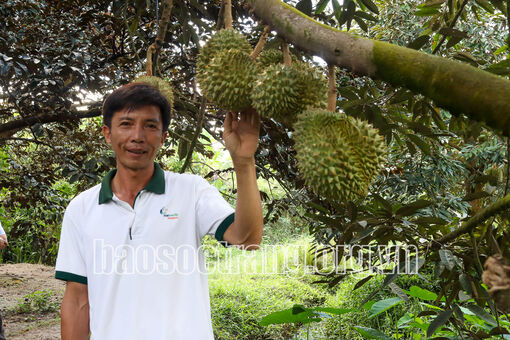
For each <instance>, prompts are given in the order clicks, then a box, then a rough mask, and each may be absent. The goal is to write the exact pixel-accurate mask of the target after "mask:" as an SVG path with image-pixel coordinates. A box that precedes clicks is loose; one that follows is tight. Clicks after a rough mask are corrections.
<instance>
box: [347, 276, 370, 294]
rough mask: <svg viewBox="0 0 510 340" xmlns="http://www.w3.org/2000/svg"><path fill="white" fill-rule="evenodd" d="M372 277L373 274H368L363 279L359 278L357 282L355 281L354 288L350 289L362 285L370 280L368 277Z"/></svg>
mask: <svg viewBox="0 0 510 340" xmlns="http://www.w3.org/2000/svg"><path fill="white" fill-rule="evenodd" d="M373 277H374V275H370V276H367V277H365V278H364V279H361V280H359V281H358V282H356V284H355V285H354V288H353V289H352V290H356V289H358V288H359V287H361V286H363V285H364V284H365V283H367V282H368V281H370V279H372V278H373Z"/></svg>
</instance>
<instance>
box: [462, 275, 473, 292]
mask: <svg viewBox="0 0 510 340" xmlns="http://www.w3.org/2000/svg"><path fill="white" fill-rule="evenodd" d="M459 282H460V286H461V287H462V289H464V290H465V291H466V292H467V293H468V294H469V295H473V287H472V286H471V281H470V280H469V277H468V276H467V275H466V274H464V273H462V274H460V276H459Z"/></svg>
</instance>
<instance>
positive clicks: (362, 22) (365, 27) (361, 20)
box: [354, 15, 368, 32]
mask: <svg viewBox="0 0 510 340" xmlns="http://www.w3.org/2000/svg"><path fill="white" fill-rule="evenodd" d="M354 20H355V21H356V22H357V23H358V26H359V28H361V29H362V30H363V32H368V26H367V24H366V23H365V22H364V21H363V19H361V18H360V17H358V16H357V15H354Z"/></svg>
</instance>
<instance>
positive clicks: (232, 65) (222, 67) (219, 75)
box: [200, 49, 259, 111]
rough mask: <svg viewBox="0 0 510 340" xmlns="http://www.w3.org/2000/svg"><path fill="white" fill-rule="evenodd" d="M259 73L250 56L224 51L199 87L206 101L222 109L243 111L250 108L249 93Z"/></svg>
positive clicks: (208, 66)
mask: <svg viewBox="0 0 510 340" xmlns="http://www.w3.org/2000/svg"><path fill="white" fill-rule="evenodd" d="M258 72H259V69H258V66H257V64H256V63H255V61H254V60H253V59H252V58H250V56H249V54H248V53H246V52H244V51H240V50H237V49H230V50H226V51H221V52H219V53H217V54H216V56H215V57H214V58H213V59H212V60H211V61H210V63H209V65H207V67H206V71H205V73H204V74H203V77H202V82H201V83H200V87H201V88H202V90H203V91H204V94H205V96H206V98H207V99H209V100H210V101H212V102H214V103H215V104H216V105H218V106H220V107H222V108H223V109H225V110H231V111H243V110H245V109H247V108H249V107H250V106H251V99H250V94H251V92H252V87H253V83H254V82H255V77H256V75H257V74H258Z"/></svg>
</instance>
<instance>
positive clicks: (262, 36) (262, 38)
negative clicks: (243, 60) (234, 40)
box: [250, 26, 271, 59]
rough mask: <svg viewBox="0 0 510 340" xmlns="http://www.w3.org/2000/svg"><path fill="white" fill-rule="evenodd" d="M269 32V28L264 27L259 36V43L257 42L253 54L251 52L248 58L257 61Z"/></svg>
mask: <svg viewBox="0 0 510 340" xmlns="http://www.w3.org/2000/svg"><path fill="white" fill-rule="evenodd" d="M270 31H271V28H270V27H269V26H266V27H264V30H263V31H262V33H261V34H260V38H259V41H258V42H257V45H256V46H255V48H254V49H253V52H251V54H250V57H251V58H252V59H257V57H258V56H259V54H260V52H262V50H263V49H264V46H266V42H267V38H268V37H269V32H270Z"/></svg>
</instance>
